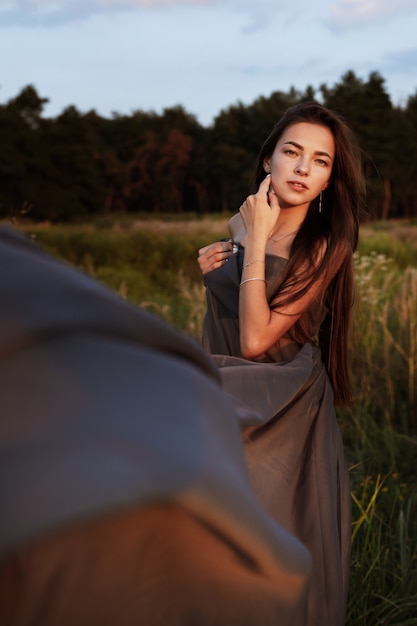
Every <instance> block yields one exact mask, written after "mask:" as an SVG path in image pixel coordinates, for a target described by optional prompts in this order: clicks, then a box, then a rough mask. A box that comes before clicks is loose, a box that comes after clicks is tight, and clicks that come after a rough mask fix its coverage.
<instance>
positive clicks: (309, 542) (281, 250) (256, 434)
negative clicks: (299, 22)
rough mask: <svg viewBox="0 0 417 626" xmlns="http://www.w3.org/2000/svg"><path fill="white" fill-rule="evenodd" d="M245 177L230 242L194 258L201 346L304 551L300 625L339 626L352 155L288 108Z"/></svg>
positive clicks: (256, 475)
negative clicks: (200, 280) (304, 609)
mask: <svg viewBox="0 0 417 626" xmlns="http://www.w3.org/2000/svg"><path fill="white" fill-rule="evenodd" d="M255 180H256V186H257V192H256V193H255V194H254V195H250V196H249V197H248V198H247V199H246V201H245V202H244V203H243V204H242V206H241V207H240V210H239V213H238V214H237V215H235V216H233V217H232V218H231V220H230V222H229V230H230V235H231V239H230V240H227V241H222V242H217V243H213V244H211V245H209V246H206V247H205V248H202V249H201V250H200V251H199V265H200V269H201V271H202V274H203V276H204V280H205V283H206V287H207V303H208V308H207V313H206V316H205V321H204V329H203V345H204V346H205V347H206V349H207V350H208V351H209V352H210V353H211V354H212V355H213V358H214V359H215V360H216V362H217V364H218V366H219V367H220V371H221V375H222V379H223V384H224V388H225V390H226V391H227V392H228V393H229V394H231V395H232V396H233V397H234V398H235V403H236V407H237V412H238V414H239V415H240V416H241V420H242V426H243V428H244V430H243V432H244V441H245V451H246V458H247V466H248V471H249V476H250V479H251V483H252V485H253V488H254V490H255V492H256V494H257V495H258V497H259V499H260V500H261V502H262V503H263V505H264V507H265V508H266V510H267V511H268V512H269V513H270V515H271V516H272V517H273V518H275V520H276V521H278V522H279V524H281V525H282V526H283V527H284V528H286V529H287V530H289V531H291V532H292V533H293V534H294V535H295V536H296V537H298V538H299V539H301V541H302V542H303V543H304V544H305V545H306V546H307V548H308V549H309V551H310V554H311V556H312V560H313V576H312V580H311V589H310V595H309V611H308V613H309V615H308V624H309V626H313V625H314V626H339V625H340V626H341V625H342V624H344V618H345V609H346V597H347V589H348V572H349V554H350V488H349V477H348V472H347V468H346V465H345V461H344V455H343V444H342V440H341V436H340V431H339V428H338V425H337V423H336V417H335V410H334V405H335V404H346V403H349V402H350V401H351V393H350V389H349V379H348V367H347V341H348V328H349V317H350V309H351V305H352V290H353V252H354V250H355V248H356V245H357V239H358V211H359V208H360V206H361V203H362V194H363V189H364V185H363V177H362V168H361V158H360V150H359V148H358V146H357V143H356V141H355V138H354V136H353V135H352V133H351V131H350V130H349V128H348V127H347V126H346V124H345V123H344V122H343V121H342V119H341V118H340V117H339V116H338V115H336V114H335V113H334V112H331V111H329V110H328V109H326V108H324V107H322V106H320V105H318V104H316V103H303V104H299V105H296V106H294V107H291V108H290V109H288V110H287V112H286V113H285V114H284V116H283V117H282V119H281V120H280V121H279V122H278V124H277V125H276V126H275V127H274V129H273V130H272V132H271V134H270V136H269V137H268V138H267V140H266V141H265V143H264V145H263V147H262V149H261V151H260V155H259V161H258V166H257V170H256V176H255Z"/></svg>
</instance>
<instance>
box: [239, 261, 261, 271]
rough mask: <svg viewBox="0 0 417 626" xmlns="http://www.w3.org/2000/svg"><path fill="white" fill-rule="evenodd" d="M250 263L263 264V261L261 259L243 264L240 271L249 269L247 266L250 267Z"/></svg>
mask: <svg viewBox="0 0 417 626" xmlns="http://www.w3.org/2000/svg"><path fill="white" fill-rule="evenodd" d="M252 263H265V261H262V260H261V259H255V261H248V262H247V263H245V265H244V266H243V268H242V269H244V270H245V269H246V268H247V267H249V265H252Z"/></svg>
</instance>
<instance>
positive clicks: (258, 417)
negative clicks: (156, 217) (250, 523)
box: [203, 249, 351, 626]
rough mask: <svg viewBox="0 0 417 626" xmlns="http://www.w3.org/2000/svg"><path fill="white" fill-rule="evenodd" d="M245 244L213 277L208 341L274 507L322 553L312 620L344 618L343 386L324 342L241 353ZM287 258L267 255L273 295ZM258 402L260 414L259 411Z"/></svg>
mask: <svg viewBox="0 0 417 626" xmlns="http://www.w3.org/2000/svg"><path fill="white" fill-rule="evenodd" d="M242 260H243V250H242V249H240V250H239V251H238V252H237V253H236V254H234V255H233V256H232V257H231V258H230V259H229V261H228V262H227V263H226V264H225V265H224V266H223V267H221V268H219V269H217V270H214V271H213V272H211V273H209V274H207V275H206V277H205V281H206V285H207V302H208V309H207V314H206V317H205V321H204V329H203V345H204V346H205V348H206V349H207V350H208V351H209V352H210V353H211V354H212V355H213V358H214V360H215V362H216V363H217V365H218V366H219V368H220V373H221V376H222V380H223V387H224V389H225V391H226V392H227V393H229V394H230V396H231V397H232V398H234V401H235V409H236V411H237V412H238V413H240V415H241V425H242V430H243V437H244V443H245V452H246V461H247V466H248V470H249V476H250V481H251V484H252V486H253V488H254V490H255V493H256V494H257V496H258V498H259V500H260V502H261V503H262V505H263V506H264V508H265V510H266V511H267V512H268V513H269V514H270V515H271V516H272V517H273V518H274V519H275V520H276V521H277V522H278V523H279V524H280V525H282V526H283V527H284V528H286V529H287V530H288V531H290V532H291V533H293V534H294V536H295V537H297V538H298V539H300V540H301V541H302V542H303V543H304V545H305V546H306V547H307V548H308V550H309V551H310V554H311V556H312V559H313V577H312V586H311V590H310V595H309V604H308V617H307V624H308V625H309V626H342V625H343V624H344V621H345V611H346V599H347V590H348V579H349V565H350V533H351V527H350V524H351V512H350V511H351V501H350V486H349V476H348V471H347V468H346V464H345V460H344V453H343V443H342V439H341V435H340V431H339V427H338V425H337V422H336V416H335V410H334V406H333V392H332V389H331V385H330V381H329V379H328V376H327V373H326V371H325V368H324V365H323V363H322V360H321V355H320V350H319V349H318V348H317V347H316V346H315V345H314V344H305V345H304V346H302V347H300V346H297V345H296V344H290V345H288V346H285V349H284V350H283V351H281V352H276V353H275V354H273V355H272V356H271V355H269V357H268V362H254V361H248V360H245V359H243V358H241V357H240V347H239V321H238V305H239V282H240V276H241V268H242ZM285 264H286V261H285V259H282V258H280V257H275V256H271V255H267V257H266V279H267V297H268V298H271V296H272V294H273V293H274V291H275V289H276V288H277V286H278V284H279V281H280V277H281V276H282V271H283V269H284V267H285ZM253 412H255V415H254V413H253Z"/></svg>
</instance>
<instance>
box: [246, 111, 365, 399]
mask: <svg viewBox="0 0 417 626" xmlns="http://www.w3.org/2000/svg"><path fill="white" fill-rule="evenodd" d="M298 122H308V123H312V124H319V125H321V126H325V127H326V128H329V129H330V131H331V132H332V134H333V137H334V142H335V159H334V162H333V169H332V175H331V179H330V184H329V186H328V187H327V189H326V190H325V191H324V192H323V200H322V212H319V208H318V205H319V198H318V197H317V198H316V199H315V200H313V202H312V203H311V204H310V207H309V210H308V213H307V215H306V218H305V220H304V222H303V224H302V227H301V228H300V230H299V231H298V234H297V236H296V237H295V239H294V241H293V244H292V247H291V251H290V258H289V261H288V264H287V267H286V271H285V275H284V276H283V278H282V281H281V284H280V285H279V287H278V289H277V293H276V294H275V299H274V308H275V309H277V310H279V309H280V308H281V307H282V306H284V305H286V304H288V303H291V302H295V301H296V300H298V298H300V297H301V296H302V295H304V294H305V293H307V292H308V290H309V289H310V287H311V286H312V284H313V283H314V282H315V281H316V280H318V279H322V280H323V290H322V297H321V304H322V305H324V306H325V307H326V310H327V313H326V316H325V318H324V320H323V322H322V324H321V326H320V329H319V333H318V336H317V338H316V340H317V343H318V345H319V346H320V348H321V351H322V356H323V361H324V363H325V366H326V369H327V371H328V374H329V377H330V380H331V383H332V387H333V391H334V395H335V403H336V404H349V403H350V402H351V401H352V396H351V392H350V385H349V373H348V356H347V352H348V331H349V323H350V313H351V308H352V301H353V286H354V277H353V252H354V251H355V249H356V246H357V243H358V230H359V213H360V211H361V210H362V208H363V205H364V188H365V186H364V179H363V173H362V164H361V152H360V149H359V146H358V144H357V141H356V138H355V136H354V135H353V133H352V131H351V130H350V129H349V127H348V126H347V125H346V123H345V122H344V121H343V120H342V118H341V117H340V116H339V115H338V114H336V113H335V112H333V111H329V109H326V108H325V107H323V106H321V105H319V104H317V103H315V102H307V103H301V104H297V105H295V106H293V107H291V108H289V109H288V110H287V111H286V112H285V113H284V115H283V116H282V118H281V119H280V120H279V122H278V123H277V124H276V125H275V127H274V128H273V130H272V132H271V133H270V135H269V137H268V138H267V139H266V141H265V143H264V145H263V146H262V148H261V151H260V153H259V157H258V164H257V168H256V171H255V185H256V188H257V187H258V186H259V184H260V183H261V181H262V180H263V179H264V178H265V170H264V166H263V164H264V162H265V159H268V158H270V157H271V156H272V153H273V152H274V149H275V146H276V144H277V142H278V140H279V139H280V137H281V136H282V134H283V133H284V131H285V130H286V129H287V128H288V127H289V126H291V125H293V124H296V123H298ZM311 332H312V330H311V320H310V319H309V316H308V315H303V316H302V317H301V318H300V319H299V320H298V321H297V322H296V324H295V325H294V326H293V328H292V329H291V331H290V332H289V334H290V335H291V336H292V338H293V339H294V340H295V341H297V342H299V343H305V342H307V341H311V340H312V337H311Z"/></svg>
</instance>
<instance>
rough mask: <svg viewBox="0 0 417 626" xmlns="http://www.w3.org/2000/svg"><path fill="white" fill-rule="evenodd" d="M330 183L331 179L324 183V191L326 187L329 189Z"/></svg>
mask: <svg viewBox="0 0 417 626" xmlns="http://www.w3.org/2000/svg"><path fill="white" fill-rule="evenodd" d="M329 185H330V180H328V181H327V183H326V184H325V185H324V187H323V189H322V191H324V190H325V189H327V187H328V186H329Z"/></svg>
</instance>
